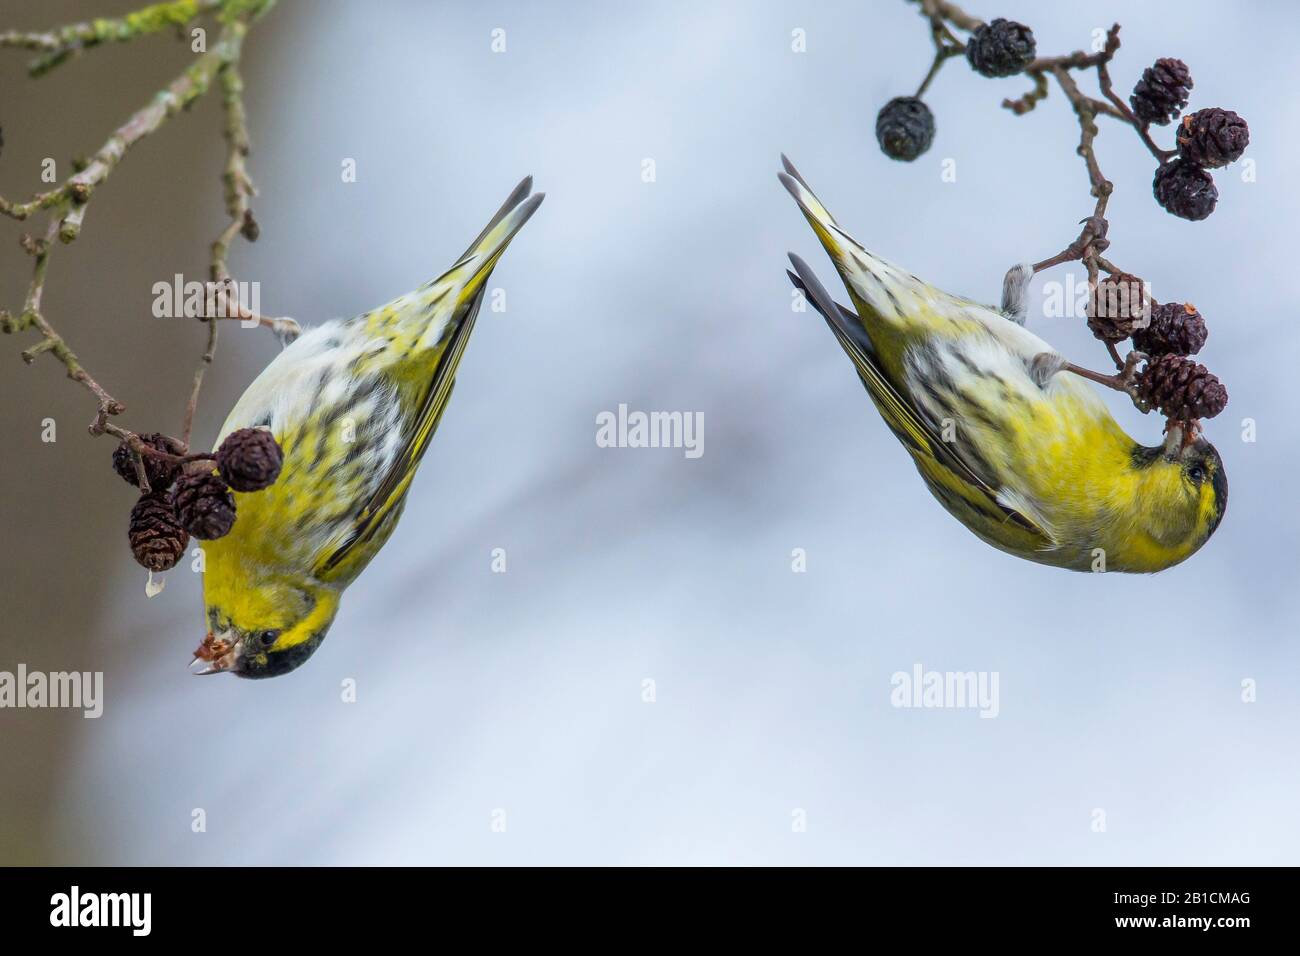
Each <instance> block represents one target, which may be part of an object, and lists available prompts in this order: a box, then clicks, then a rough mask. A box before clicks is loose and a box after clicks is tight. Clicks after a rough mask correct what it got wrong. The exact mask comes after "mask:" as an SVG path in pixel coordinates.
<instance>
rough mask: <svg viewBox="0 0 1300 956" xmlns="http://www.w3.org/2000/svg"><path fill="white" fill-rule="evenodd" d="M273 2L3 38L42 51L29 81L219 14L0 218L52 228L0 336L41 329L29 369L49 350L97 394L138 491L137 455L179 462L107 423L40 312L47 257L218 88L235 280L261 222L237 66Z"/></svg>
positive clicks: (35, 250)
mask: <svg viewBox="0 0 1300 956" xmlns="http://www.w3.org/2000/svg"><path fill="white" fill-rule="evenodd" d="M274 4H275V0H170V2H165V3H157V4H154V5H152V6H148V7H145V8H143V9H141V10H138V11H136V12H135V13H131V14H127V15H126V16H124V17H121V18H117V19H108V20H94V21H88V22H86V23H79V24H73V25H71V26H66V27H61V28H58V29H55V30H50V31H46V32H38V33H20V32H16V31H6V32H0V47H6V46H7V47H18V48H22V49H28V50H36V51H40V52H42V53H44V54H45V55H44V56H42V57H41V58H40V59H38V60H36V61H34V62H33V63H32V64H31V66H30V67H29V72H31V73H32V74H33V75H41V74H42V73H44V72H47V71H48V69H50V68H52V67H53V66H55V65H58V63H61V62H64V61H65V60H66V59H68V58H69V57H70V56H72V55H75V54H77V53H80V52H81V51H83V50H85V49H89V48H91V47H93V46H96V45H99V44H102V43H106V42H125V41H129V40H132V39H136V38H138V37H141V36H145V35H147V34H151V33H156V32H158V31H160V30H163V29H165V28H167V27H169V26H174V27H180V26H183V25H184V24H187V23H189V22H191V21H193V20H194V19H196V18H197V17H199V16H201V15H204V14H211V15H213V16H215V18H216V20H217V22H218V24H219V25H220V32H219V35H218V38H217V40H216V43H215V44H214V45H213V47H212V49H211V50H209V51H207V52H205V53H202V54H201V55H200V56H198V57H197V58H196V59H195V61H194V62H193V63H192V64H191V65H190V66H189V67H187V68H186V69H185V70H184V71H183V72H182V73H181V75H180V76H178V77H177V78H176V79H174V80H173V81H172V82H171V83H170V84H168V85H167V86H166V87H165V88H164V89H163V90H162V91H160V92H159V93H158V94H157V95H156V96H154V98H153V99H152V100H151V101H150V102H149V103H147V104H146V105H145V106H143V107H141V108H140V109H139V110H137V111H136V112H135V113H133V114H132V115H131V116H130V117H129V118H128V119H127V120H126V122H124V123H123V124H122V125H121V126H119V127H118V128H117V129H116V130H115V131H114V132H113V134H112V135H111V136H109V138H108V140H107V141H106V142H105V143H104V145H103V146H101V147H100V148H99V150H98V151H97V152H96V153H95V154H94V155H93V156H92V157H91V158H90V160H89V161H88V162H87V163H86V164H85V165H84V167H83V168H81V169H78V170H77V171H76V172H74V174H73V175H72V176H70V177H69V178H68V179H67V180H66V181H64V182H63V183H62V184H60V185H59V186H56V187H55V188H54V189H51V190H48V191H46V192H41V193H37V194H35V195H34V196H32V197H31V198H30V199H28V200H26V201H23V202H12V201H10V200H8V199H6V198H4V197H0V213H3V214H4V215H7V216H9V217H11V218H13V219H17V220H25V219H27V218H29V217H31V216H32V215H34V214H36V213H39V212H48V213H49V224H48V226H47V228H46V230H45V235H44V238H41V239H33V238H31V237H30V236H24V237H23V248H24V249H25V250H26V251H27V252H28V254H29V255H31V256H32V257H33V259H34V267H33V276H32V281H31V284H30V285H29V287H28V292H27V296H26V298H25V300H24V303H23V308H22V311H21V312H20V313H19V314H18V315H17V316H14V315H11V314H10V313H8V312H6V311H4V310H2V309H0V331H3V332H5V333H9V334H12V333H18V332H23V331H27V330H29V329H32V330H35V331H37V332H38V333H39V334H40V336H41V339H40V341H39V342H37V343H36V344H35V345H34V346H32V347H30V348H28V349H26V350H24V351H23V353H22V358H23V360H24V361H25V362H27V363H28V364H31V363H32V362H34V361H35V360H36V357H37V356H39V355H40V354H42V353H45V352H48V353H49V354H51V355H52V356H53V357H54V358H56V359H57V360H58V361H59V362H61V363H62V364H63V366H64V367H65V369H66V370H67V374H68V377H69V378H71V379H73V380H75V381H77V382H79V383H81V384H82V385H83V386H84V387H85V388H87V389H88V390H89V391H90V392H91V393H92V394H93V395H94V397H95V400H96V404H97V408H96V414H95V418H94V420H93V421H92V423H91V425H90V429H89V430H90V433H91V434H92V435H103V434H108V435H112V436H114V437H116V438H118V439H119V440H122V441H125V442H126V443H127V444H128V445H129V447H130V448H131V449H132V450H133V451H134V452H135V453H136V454H135V456H133V457H135V460H136V464H137V473H138V474H139V477H140V479H141V487H142V489H144V490H147V489H148V483H147V481H145V475H144V469H143V468H142V467H141V466H140V458H139V456H141V455H144V456H148V457H154V458H160V459H167V460H180V459H176V456H171V455H168V454H167V453H165V452H162V451H160V450H158V449H156V448H153V447H152V446H151V445H148V444H146V443H145V442H143V441H142V440H141V439H140V436H139V435H138V434H137V433H136V432H133V431H130V430H128V429H125V428H122V427H120V426H118V425H116V424H114V423H113V422H111V421H110V419H111V418H113V417H114V416H117V415H120V414H122V413H123V412H124V411H125V406H124V405H123V404H122V403H121V402H120V401H118V400H117V399H115V398H114V397H113V396H112V395H111V394H109V393H108V391H107V390H105V389H104V388H103V387H102V386H101V385H100V384H99V383H98V382H97V381H96V380H95V379H94V378H93V377H92V376H91V375H90V374H89V373H88V372H87V371H86V369H85V368H84V367H83V366H82V364H81V362H80V360H79V359H78V358H77V356H76V354H75V353H74V352H73V351H72V349H71V348H69V347H68V345H67V343H66V342H65V341H64V339H63V337H62V336H61V335H60V334H59V333H58V332H57V331H56V330H55V328H54V327H53V325H52V324H51V323H50V321H49V320H48V318H47V317H46V315H45V313H44V311H43V309H42V305H41V300H42V295H43V292H44V289H45V282H46V275H47V273H48V269H49V258H50V255H51V252H52V250H53V248H54V242H55V239H56V238H57V239H58V240H59V241H60V242H63V243H70V242H73V241H75V240H76V239H77V237H78V236H79V235H80V232H81V228H82V225H83V223H84V221H85V213H86V209H87V208H88V206H89V203H90V201H91V199H92V197H93V195H94V193H95V191H96V190H97V189H98V188H99V187H100V186H102V185H103V184H104V182H105V181H107V180H108V178H109V176H110V175H111V174H112V172H113V171H114V170H115V169H116V168H117V166H118V164H119V163H120V162H121V161H122V158H123V157H124V156H125V155H126V153H127V151H128V150H129V149H130V148H131V147H132V146H134V145H135V144H136V143H138V142H139V141H140V140H142V139H144V138H145V137H146V136H149V135H151V134H153V133H155V132H157V131H158V130H159V129H160V128H161V127H162V126H163V125H164V124H165V123H166V121H167V120H169V119H170V118H171V117H173V116H175V115H176V114H177V113H178V112H180V111H181V110H183V109H186V108H188V107H189V106H190V105H192V104H193V103H194V102H196V101H197V100H198V99H200V98H201V97H202V96H204V94H206V93H207V92H208V90H209V89H210V88H211V87H212V85H213V83H214V81H215V82H217V83H219V84H220V87H221V90H222V104H223V107H224V114H225V126H224V135H225V139H226V142H227V148H228V157H227V162H226V167H225V172H224V175H223V179H224V182H225V199H226V208H227V212H228V213H229V215H230V222H229V223H228V224H227V226H226V227H225V228H224V229H222V231H221V233H220V234H219V236H218V238H217V239H216V241H214V242H213V244H212V249H211V265H210V269H209V272H210V275H211V276H212V278H213V279H214V281H215V280H220V281H221V282H223V283H224V282H229V281H230V273H229V266H228V263H227V258H228V255H229V250H230V245H231V243H232V242H233V240H234V238H235V236H236V235H237V234H239V233H240V232H241V231H242V233H243V235H244V236H245V238H246V239H248V240H249V241H253V240H254V239H256V238H257V224H256V221H255V220H254V219H253V216H252V212H251V209H250V207H249V200H250V197H251V196H252V195H253V194H254V190H253V186H252V182H251V180H250V178H249V176H248V172H247V169H246V165H245V159H246V157H247V155H248V152H249V142H248V130H247V118H246V113H245V110H244V105H243V81H242V78H241V76H240V73H239V62H240V57H241V54H242V49H243V41H244V38H245V36H246V34H247V31H248V27H249V24H250V23H251V22H252V21H253V20H255V19H257V18H258V17H259V16H261V15H262V14H264V13H265V12H266V11H267V10H269V9H270V8H271V7H272V6H274ZM232 317H241V318H245V319H259V321H258V324H266V325H268V327H271V328H272V329H274V330H275V331H276V332H277V334H279V335H281V337H282V338H288V337H291V335H292V334H293V332H294V331H296V328H297V325H296V323H293V320H292V319H275V320H270V319H268V320H261V319H260V317H257V316H252V315H251V313H248V312H247V310H244V311H243V314H242V315H241V314H240V313H239V312H238V311H236V313H235V315H234V316H232ZM200 318H201V319H204V320H205V321H207V324H208V330H207V343H206V347H205V348H204V350H203V353H202V355H201V356H200V360H199V363H198V368H197V370H196V372H195V376H194V383H193V386H192V387H191V391H190V396H189V400H188V402H187V403H186V408H185V416H184V427H183V434H184V439H183V442H182V444H183V445H184V447H185V448H186V449H187V451H188V448H189V442H190V435H191V430H192V426H193V420H194V413H195V410H196V408H197V405H198V397H199V391H200V388H201V386H202V381H203V375H204V372H205V370H206V369H207V367H208V366H209V365H211V363H212V360H213V357H214V355H215V352H216V344H217V328H218V326H217V322H216V321H214V320H213V317H212V316H200ZM205 457H210V456H206V455H187V456H182V458H183V459H184V460H198V459H202V458H205Z"/></svg>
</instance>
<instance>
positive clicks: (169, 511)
mask: <svg viewBox="0 0 1300 956" xmlns="http://www.w3.org/2000/svg"><path fill="white" fill-rule="evenodd" d="M127 539H128V540H129V541H130V542H131V553H132V554H133V555H135V560H136V561H137V562H138V563H139V564H140V565H141V566H142V567H146V568H148V569H149V570H150V571H166V570H168V569H169V568H173V567H175V566H176V562H178V561H179V560H180V559H181V556H182V555H184V554H185V546H186V545H187V544H188V543H189V540H190V536H189V533H188V532H186V530H185V529H184V528H183V527H182V526H181V523H180V519H179V518H177V517H176V509H175V508H173V507H172V501H171V496H170V495H168V493H167V492H166V491H151V492H149V493H147V494H143V495H141V496H140V500H139V501H137V502H136V503H135V507H134V508H132V509H131V522H130V524H129V525H128V527H127Z"/></svg>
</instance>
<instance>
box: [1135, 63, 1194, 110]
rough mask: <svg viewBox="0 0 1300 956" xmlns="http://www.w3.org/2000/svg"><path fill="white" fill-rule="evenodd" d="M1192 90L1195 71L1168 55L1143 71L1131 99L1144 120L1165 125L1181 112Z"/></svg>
mask: <svg viewBox="0 0 1300 956" xmlns="http://www.w3.org/2000/svg"><path fill="white" fill-rule="evenodd" d="M1191 89H1192V72H1191V70H1189V69H1187V64H1186V63H1184V62H1183V61H1182V60H1177V59H1174V58H1173V57H1171V56H1166V57H1161V58H1160V59H1158V60H1156V62H1155V63H1153V64H1152V65H1151V66H1149V67H1147V68H1146V69H1145V70H1143V71H1142V78H1141V79H1140V80H1138V81H1137V85H1136V86H1134V87H1133V95H1132V96H1130V97H1129V99H1128V101H1129V103H1131V104H1132V105H1133V112H1134V113H1136V114H1137V117H1138V119H1140V120H1142V122H1144V123H1155V124H1157V125H1159V126H1164V125H1165V124H1166V123H1168V122H1169V121H1170V120H1172V119H1174V118H1176V117H1177V116H1178V114H1179V113H1180V112H1182V109H1183V107H1184V106H1186V105H1187V97H1188V95H1189V93H1190V92H1191Z"/></svg>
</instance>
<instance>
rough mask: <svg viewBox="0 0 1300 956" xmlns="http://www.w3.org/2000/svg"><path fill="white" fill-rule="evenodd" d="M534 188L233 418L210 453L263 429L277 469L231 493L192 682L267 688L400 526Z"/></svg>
mask: <svg viewBox="0 0 1300 956" xmlns="http://www.w3.org/2000/svg"><path fill="white" fill-rule="evenodd" d="M531 189H532V179H531V177H530V178H528V179H525V180H524V181H523V182H521V183H520V184H519V186H518V187H516V188H515V190H514V192H513V193H511V194H510V197H509V198H508V199H507V200H506V201H505V204H504V205H503V206H502V207H501V208H500V209H499V210H498V211H497V214H496V215H495V216H493V217H492V220H491V222H489V223H488V224H487V226H485V227H484V229H483V231H482V232H481V233H480V234H479V236H478V238H476V239H475V240H474V241H473V242H472V243H470V246H469V248H468V249H467V250H465V253H464V254H463V255H462V256H461V257H460V258H459V259H458V260H457V261H456V263H455V264H454V265H453V266H452V267H451V268H450V269H448V270H447V271H446V272H444V273H443V274H442V275H440V276H439V277H438V278H436V279H433V280H431V281H430V282H426V283H425V284H424V285H422V286H421V287H420V288H418V289H416V290H415V291H414V292H410V293H407V294H406V295H403V296H399V297H398V298H396V299H394V300H393V301H392V302H389V303H388V304H387V305H384V306H381V307H379V308H377V309H374V310H373V311H370V312H366V313H363V314H362V315H358V316H356V317H355V318H351V319H345V320H335V321H331V322H326V323H324V324H323V325H320V326H317V327H316V328H313V329H311V330H310V331H308V332H306V333H305V334H303V335H302V336H301V337H300V338H299V339H297V340H296V341H295V342H294V343H293V344H292V345H290V346H289V347H288V348H286V349H285V350H284V351H283V352H281V353H280V354H279V355H278V356H277V357H276V358H275V360H274V361H272V362H271V363H270V364H269V365H268V366H267V367H266V368H265V369H264V370H263V371H262V373H261V375H259V376H258V377H257V378H256V379H255V380H254V381H253V383H252V384H251V385H249V387H248V390H247V391H245V392H244V394H243V396H242V397H241V398H240V399H239V401H238V402H237V403H236V404H235V407H234V409H233V410H232V411H231V412H230V415H229V417H228V418H227V419H226V423H225V425H224V426H222V429H221V434H220V435H219V436H218V439H217V442H216V444H218V445H219V444H220V443H221V441H222V440H223V439H224V438H225V437H226V436H227V435H229V434H230V433H231V432H233V431H235V430H236V429H243V428H264V429H268V430H269V431H270V432H271V434H272V435H273V436H274V438H275V440H276V441H277V442H278V443H279V445H280V448H281V449H282V450H283V453H284V465H283V470H282V471H281V473H280V477H279V480H278V481H276V483H275V484H274V485H272V486H271V487H269V488H267V489H266V490H264V491H258V492H256V493H253V494H237V495H236V501H237V508H238V515H239V517H238V520H237V521H236V522H235V523H234V527H233V528H232V530H231V532H230V533H229V534H228V535H226V536H225V537H223V538H219V539H217V540H214V541H208V542H206V543H205V545H204V549H203V550H204V555H205V564H206V568H205V571H204V575H203V599H204V604H205V609H206V614H207V625H208V635H207V638H206V639H205V640H204V642H203V645H202V646H201V647H200V649H199V653H198V654H196V658H198V659H200V660H202V661H204V662H206V666H205V668H204V669H203V670H201V671H199V673H218V672H222V671H225V672H229V673H233V674H237V675H239V676H240V677H275V676H276V675H279V674H284V673H287V672H288V671H291V670H293V669H294V668H296V667H298V666H299V665H300V664H302V663H303V662H304V661H306V660H307V658H309V657H310V656H311V655H312V654H313V653H314V652H315V651H316V649H317V648H318V647H319V646H320V644H321V641H322V640H323V639H324V637H325V633H326V632H327V631H328V630H329V627H330V624H331V623H333V621H334V616H335V614H337V613H338V608H339V599H340V597H341V596H342V594H343V591H344V589H345V588H346V587H348V585H350V584H351V583H352V582H353V581H354V580H355V579H356V577H357V575H359V574H360V573H361V571H362V570H363V569H364V568H365V567H366V565H367V564H369V563H370V560H371V559H372V558H373V557H374V556H375V555H376V554H377V553H378V552H379V549H380V548H382V547H383V546H384V543H385V542H386V541H387V540H388V537H389V535H391V534H392V533H393V529H394V527H395V526H396V525H397V519H398V518H399V517H400V516H401V513H402V508H403V505H404V504H405V501H406V493H407V491H408V490H409V488H410V486H411V479H412V478H413V477H414V476H415V471H416V468H418V467H419V464H420V461H421V459H422V458H423V457H424V453H425V451H426V450H427V449H428V447H429V440H430V439H431V438H432V437H433V433H434V432H435V431H436V430H437V428H438V422H439V421H440V420H441V418H442V414H443V412H444V411H445V410H446V407H447V400H448V399H449V398H450V396H451V390H452V386H453V385H454V384H455V380H456V369H457V367H458V366H459V365H460V360H461V356H462V355H463V354H464V351H465V345H466V343H467V342H468V341H469V337H470V333H471V332H472V331H473V329H474V320H475V318H476V317H477V316H478V313H479V307H480V306H481V305H482V303H483V297H484V294H485V293H486V290H487V280H488V277H489V276H490V275H491V274H492V269H493V267H494V266H496V264H497V260H498V259H499V258H500V257H501V254H502V253H503V252H505V249H506V246H508V245H509V244H510V240H511V239H513V238H514V237H515V234H516V233H517V232H518V231H519V230H520V229H521V228H523V225H524V223H526V222H527V221H528V218H529V217H530V216H531V215H532V214H533V213H534V212H535V211H536V210H537V207H538V206H539V205H540V204H541V201H542V198H543V194H541V193H538V194H537V195H535V196H529V193H530V191H531Z"/></svg>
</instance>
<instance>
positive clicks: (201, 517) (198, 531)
mask: <svg viewBox="0 0 1300 956" xmlns="http://www.w3.org/2000/svg"><path fill="white" fill-rule="evenodd" d="M172 505H173V507H175V509H176V515H177V517H179V518H180V521H181V524H182V525H183V526H184V527H185V530H187V531H188V532H189V533H190V534H192V535H194V537H196V538H202V539H203V540H205V541H211V540H213V539H214V538H222V537H225V536H226V535H227V534H229V533H230V529H231V528H232V527H233V526H234V524H235V496H234V495H232V494H231V493H230V489H229V488H227V487H226V483H225V481H224V480H223V479H222V477H221V476H220V475H218V474H215V473H213V472H199V473H198V474H190V475H181V477H180V478H179V479H178V480H177V482H176V487H175V488H173V489H172Z"/></svg>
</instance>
